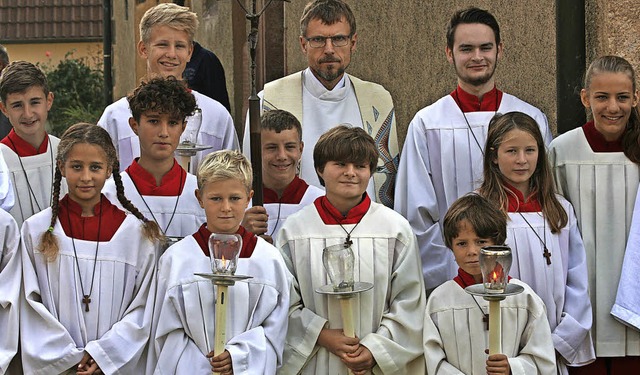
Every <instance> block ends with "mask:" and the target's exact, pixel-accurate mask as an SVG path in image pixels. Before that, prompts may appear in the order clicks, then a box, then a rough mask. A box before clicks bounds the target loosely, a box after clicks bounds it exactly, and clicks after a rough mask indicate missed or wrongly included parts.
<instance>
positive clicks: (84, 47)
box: [4, 42, 102, 66]
mask: <svg viewBox="0 0 640 375" xmlns="http://www.w3.org/2000/svg"><path fill="white" fill-rule="evenodd" d="M4 46H5V47H6V48H7V52H8V53H9V59H10V60H11V61H16V60H24V61H29V62H32V63H34V64H35V63H40V64H43V65H46V66H55V65H58V63H59V62H60V61H61V60H64V57H65V55H66V54H67V53H73V57H74V58H78V59H79V58H84V57H87V62H88V63H90V64H93V63H97V64H102V43H101V42H98V43H30V44H5V45H4Z"/></svg>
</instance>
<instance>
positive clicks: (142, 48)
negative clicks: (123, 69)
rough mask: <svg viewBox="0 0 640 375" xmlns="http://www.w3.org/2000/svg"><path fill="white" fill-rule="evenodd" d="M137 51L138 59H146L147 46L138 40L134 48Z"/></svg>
mask: <svg viewBox="0 0 640 375" xmlns="http://www.w3.org/2000/svg"><path fill="white" fill-rule="evenodd" d="M136 49H137V50H138V55H140V57H142V58H143V59H145V60H146V59H147V57H148V56H147V46H146V45H145V44H144V42H143V41H142V39H140V41H139V42H138V48H136Z"/></svg>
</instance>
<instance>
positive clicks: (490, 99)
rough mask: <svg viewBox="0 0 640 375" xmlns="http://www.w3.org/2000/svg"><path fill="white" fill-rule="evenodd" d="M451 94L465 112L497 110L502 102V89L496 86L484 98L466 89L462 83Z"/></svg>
mask: <svg viewBox="0 0 640 375" xmlns="http://www.w3.org/2000/svg"><path fill="white" fill-rule="evenodd" d="M450 95H451V96H452V97H453V100H455V101H456V104H458V107H460V109H461V110H462V112H465V113H468V112H481V111H489V112H497V111H498V108H499V107H500V102H502V91H500V90H498V89H497V88H496V87H495V86H493V88H492V89H491V90H490V91H489V92H487V93H486V94H484V95H483V96H482V100H480V99H479V98H478V97H477V96H475V95H473V94H469V93H468V92H466V91H464V90H463V89H462V88H461V87H460V85H458V87H456V89H455V90H453V91H452V92H451V94H450Z"/></svg>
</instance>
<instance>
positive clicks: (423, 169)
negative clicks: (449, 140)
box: [394, 116, 455, 291]
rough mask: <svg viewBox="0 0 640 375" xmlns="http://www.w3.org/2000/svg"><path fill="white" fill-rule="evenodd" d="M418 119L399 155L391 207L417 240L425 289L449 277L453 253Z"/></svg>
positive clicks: (422, 125)
mask: <svg viewBox="0 0 640 375" xmlns="http://www.w3.org/2000/svg"><path fill="white" fill-rule="evenodd" d="M429 163H430V162H429V147H428V144H427V138H426V136H425V132H424V124H423V123H422V119H421V118H420V117H418V116H416V117H415V118H414V119H413V121H412V122H411V124H409V130H408V133H407V138H406V140H405V143H404V147H403V149H402V154H401V156H400V165H399V167H398V175H397V179H396V190H395V203H394V209H395V210H396V211H398V212H399V213H400V214H402V216H404V217H405V218H406V219H407V220H408V221H409V223H410V224H411V228H412V229H413V232H414V233H415V234H416V237H417V239H418V247H419V249H420V256H421V258H422V274H423V276H424V283H425V288H426V289H427V291H431V290H433V289H435V288H436V287H437V286H439V285H440V284H442V283H444V282H445V281H447V280H450V279H451V278H453V276H454V275H453V273H452V270H454V268H455V267H452V264H453V262H454V260H453V255H452V253H451V251H450V250H449V249H447V248H446V246H444V241H443V239H442V231H441V228H440V220H441V218H440V213H439V208H438V201H437V196H436V192H435V188H434V185H433V180H432V175H431V166H430V164H429Z"/></svg>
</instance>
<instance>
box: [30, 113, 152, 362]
mask: <svg viewBox="0 0 640 375" xmlns="http://www.w3.org/2000/svg"><path fill="white" fill-rule="evenodd" d="M56 162H57V164H56V178H55V181H54V192H53V199H54V203H53V204H52V206H51V207H50V208H47V209H45V210H43V211H42V212H40V213H38V214H36V215H34V216H32V217H31V218H29V219H27V221H25V222H24V224H23V226H22V241H23V242H22V263H23V274H24V276H23V283H24V297H23V298H24V300H23V301H22V302H21V305H20V345H21V353H22V365H23V367H24V371H25V373H26V374H60V373H67V372H69V373H76V372H77V373H78V374H83V375H84V374H91V373H94V371H97V370H98V369H100V370H101V371H102V373H105V374H112V373H126V374H139V373H142V372H144V363H145V361H144V355H145V353H146V351H145V346H146V344H147V341H148V336H149V330H150V327H151V317H152V311H151V310H152V309H151V308H150V306H153V296H154V277H155V265H156V261H157V258H156V254H157V252H158V243H159V241H158V240H159V238H160V237H161V234H160V231H159V229H158V226H157V225H156V223H155V222H153V221H147V220H146V219H145V218H144V217H143V216H142V215H141V214H140V212H139V211H138V210H137V209H136V208H135V206H133V205H131V204H130V203H129V202H128V201H127V200H126V197H125V196H124V195H123V194H119V195H118V199H119V200H120V202H121V204H122V205H124V207H126V209H127V210H128V211H129V212H131V214H128V213H126V212H124V211H122V210H120V209H119V208H117V207H116V206H114V205H113V204H112V203H111V202H110V201H109V200H108V199H107V198H105V197H104V195H102V194H101V193H100V190H101V189H102V187H103V186H104V183H105V181H106V179H107V178H108V177H109V175H110V174H111V172H112V171H113V170H117V166H118V161H117V158H116V153H115V148H114V147H113V144H112V143H111V138H110V137H109V134H108V133H107V132H106V131H105V130H104V129H102V128H100V127H97V126H95V125H92V124H76V125H73V126H72V127H70V128H69V129H67V131H65V133H64V134H63V136H62V138H61V140H60V145H59V147H58V155H57V158H56ZM117 176H118V174H117V173H116V174H115V176H114V177H115V178H116V180H117V184H118V185H119V188H120V191H122V190H121V189H122V186H121V183H120V182H119V178H118V177H117ZM62 177H65V178H66V179H67V182H68V185H69V193H68V194H67V195H65V196H64V197H63V198H62V199H61V200H58V199H59V195H58V193H59V191H60V181H61V179H62ZM47 228H48V229H47Z"/></svg>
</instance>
